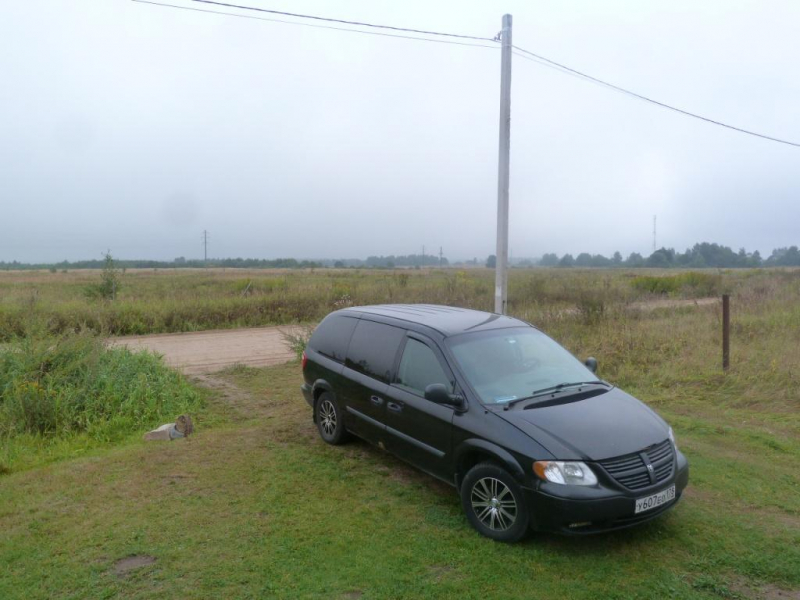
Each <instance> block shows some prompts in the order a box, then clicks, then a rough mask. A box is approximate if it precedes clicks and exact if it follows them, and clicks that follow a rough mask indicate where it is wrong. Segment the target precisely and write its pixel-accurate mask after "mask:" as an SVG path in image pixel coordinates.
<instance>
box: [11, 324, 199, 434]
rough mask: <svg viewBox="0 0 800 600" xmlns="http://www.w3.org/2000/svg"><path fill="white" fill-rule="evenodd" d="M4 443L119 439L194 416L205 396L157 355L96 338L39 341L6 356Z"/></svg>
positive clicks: (38, 337)
mask: <svg viewBox="0 0 800 600" xmlns="http://www.w3.org/2000/svg"><path fill="white" fill-rule="evenodd" d="M0 386H2V387H0V436H1V437H6V438H13V436H15V435H17V434H35V435H39V436H43V437H49V438H54V437H63V436H69V435H70V434H77V433H85V434H88V435H89V437H91V438H94V439H97V440H110V439H114V438H120V437H123V436H125V435H128V434H130V433H131V432H133V431H135V430H137V429H144V428H148V427H151V426H154V425H158V424H160V423H161V422H163V421H164V420H171V419H174V418H175V417H176V416H177V415H178V414H180V413H183V412H189V411H193V410H195V409H197V408H199V406H200V404H201V400H200V397H199V396H198V395H197V393H196V392H195V391H194V390H193V388H192V387H191V386H190V385H189V384H188V383H186V381H185V380H184V379H183V377H182V376H181V375H180V374H179V373H177V372H175V371H172V370H171V369H168V368H167V367H166V366H164V364H163V363H162V361H161V360H160V359H159V358H158V357H157V356H155V355H153V354H149V353H144V352H141V353H132V352H130V351H129V350H128V349H126V348H106V347H105V345H104V344H103V342H102V340H100V339H99V338H97V337H95V336H92V335H89V334H85V333H82V334H67V335H63V336H61V337H48V336H43V335H34V336H29V337H27V338H24V339H22V340H21V341H19V342H15V343H13V344H11V345H9V347H6V348H5V349H4V350H2V351H0Z"/></svg>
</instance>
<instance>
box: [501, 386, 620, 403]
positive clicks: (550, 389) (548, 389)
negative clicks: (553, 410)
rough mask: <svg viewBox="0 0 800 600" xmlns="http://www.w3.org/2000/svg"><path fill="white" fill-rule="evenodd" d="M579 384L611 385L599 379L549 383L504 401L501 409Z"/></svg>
mask: <svg viewBox="0 0 800 600" xmlns="http://www.w3.org/2000/svg"><path fill="white" fill-rule="evenodd" d="M579 385H604V386H606V387H608V388H610V387H611V384H610V383H607V382H605V381H601V380H599V379H597V380H595V381H574V382H572V383H559V384H558V385H551V386H550V387H546V388H542V389H540V390H534V391H532V392H531V394H530V396H523V397H522V398H514V399H513V400H511V401H510V402H506V403H505V404H504V405H503V410H508V409H509V407H511V406H514V405H515V404H517V403H518V402H522V401H524V400H532V399H533V398H536V397H537V396H541V395H542V394H546V393H548V392H557V391H559V390H563V389H565V388H570V387H576V386H579Z"/></svg>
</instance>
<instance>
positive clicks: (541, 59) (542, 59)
mask: <svg viewBox="0 0 800 600" xmlns="http://www.w3.org/2000/svg"><path fill="white" fill-rule="evenodd" d="M514 49H515V50H518V51H519V52H522V53H524V54H520V53H519V52H517V53H515V54H516V55H517V56H519V57H521V58H526V59H528V60H531V61H532V62H537V63H539V64H543V63H544V64H545V65H546V66H552V67H555V68H556V69H557V70H559V71H561V72H565V73H568V74H571V75H575V76H577V77H580V78H582V79H585V80H588V81H591V82H594V83H597V84H599V85H602V86H605V87H607V88H610V89H612V90H616V91H617V92H621V93H623V94H627V95H628V96H632V97H634V98H638V99H639V100H644V101H645V102H650V103H651V104H655V105H656V106H660V107H662V108H666V109H669V110H672V111H675V112H677V113H680V114H682V115H685V116H687V117H692V118H695V119H700V120H701V121H705V122H706V123H711V124H712V125H719V126H720V127H725V128H727V129H732V130H734V131H738V132H739V133H746V134H747V135H753V136H755V137H759V138H762V139H765V140H770V141H772V142H778V143H779V144H787V145H789V146H795V147H797V148H800V143H797V142H791V141H789V140H783V139H780V138H776V137H772V136H769V135H764V134H763V133H758V132H756V131H750V130H748V129H742V128H741V127H736V126H734V125H728V124H727V123H723V122H722V121H716V120H714V119H710V118H708V117H704V116H702V115H698V114H696V113H693V112H689V111H688V110H683V109H682V108H677V107H675V106H671V105H669V104H665V103H664V102H659V101H658V100H653V99H652V98H648V97H647V96H643V95H642V94H637V93H636V92H632V91H631V90H628V89H625V88H623V87H620V86H618V85H614V84H613V83H609V82H607V81H603V80H602V79H598V78H597V77H592V76H591V75H587V74H586V73H582V72H581V71H578V70H576V69H573V68H571V67H568V66H566V65H562V64H561V63H557V62H556V61H554V60H550V59H549V58H545V57H544V56H541V55H539V54H535V53H533V52H531V51H529V50H525V48H520V47H519V46H514ZM526 55H528V56H526ZM529 57H532V58H529ZM533 59H535V60H533Z"/></svg>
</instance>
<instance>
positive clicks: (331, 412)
mask: <svg viewBox="0 0 800 600" xmlns="http://www.w3.org/2000/svg"><path fill="white" fill-rule="evenodd" d="M315 410H316V419H315V420H316V422H317V430H318V431H319V435H320V437H321V438H322V439H323V440H325V441H326V442H328V443H329V444H332V445H334V446H336V445H338V444H342V443H344V442H346V441H347V431H346V430H345V428H344V420H343V419H342V411H341V409H340V408H339V403H338V402H336V399H335V398H334V397H333V394H330V393H329V392H323V393H322V394H321V395H320V397H319V398H318V399H317V404H316V409H315Z"/></svg>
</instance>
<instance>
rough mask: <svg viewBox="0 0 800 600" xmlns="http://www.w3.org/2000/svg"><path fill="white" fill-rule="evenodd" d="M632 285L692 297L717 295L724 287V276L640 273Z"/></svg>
mask: <svg viewBox="0 0 800 600" xmlns="http://www.w3.org/2000/svg"><path fill="white" fill-rule="evenodd" d="M631 285H632V286H633V287H634V288H635V289H637V290H639V291H640V292H647V293H650V294H665V295H666V294H671V295H675V294H677V293H679V292H681V293H684V294H686V295H688V296H692V297H700V296H716V295H718V294H719V293H720V291H721V289H722V276H721V275H718V274H713V273H698V272H696V271H689V272H687V273H679V274H677V275H666V276H658V275H639V276H638V277H634V278H633V279H631Z"/></svg>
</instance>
